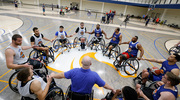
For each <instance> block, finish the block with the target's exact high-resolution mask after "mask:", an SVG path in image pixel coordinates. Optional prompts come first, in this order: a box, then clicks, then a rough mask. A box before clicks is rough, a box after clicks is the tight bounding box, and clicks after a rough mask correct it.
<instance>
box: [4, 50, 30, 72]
mask: <svg viewBox="0 0 180 100" xmlns="http://www.w3.org/2000/svg"><path fill="white" fill-rule="evenodd" d="M14 55H15V54H14V51H13V50H12V49H6V51H5V57H6V65H7V68H9V69H19V68H23V67H32V66H31V65H28V64H24V65H18V64H13V61H14Z"/></svg>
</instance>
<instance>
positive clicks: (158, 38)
mask: <svg viewBox="0 0 180 100" xmlns="http://www.w3.org/2000/svg"><path fill="white" fill-rule="evenodd" d="M160 38H163V37H158V38H156V39H155V40H154V47H155V48H156V50H157V51H158V52H159V54H160V55H161V56H162V57H163V58H164V59H166V57H164V56H163V55H162V54H161V52H160V51H159V50H158V48H157V47H156V40H158V39H160Z"/></svg>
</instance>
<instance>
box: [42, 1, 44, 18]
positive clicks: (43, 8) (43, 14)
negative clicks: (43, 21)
mask: <svg viewBox="0 0 180 100" xmlns="http://www.w3.org/2000/svg"><path fill="white" fill-rule="evenodd" d="M42 9H43V15H44V16H45V4H44V3H43V6H42Z"/></svg>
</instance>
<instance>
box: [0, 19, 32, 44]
mask: <svg viewBox="0 0 180 100" xmlns="http://www.w3.org/2000/svg"><path fill="white" fill-rule="evenodd" d="M26 19H27V20H29V21H30V22H31V25H30V27H29V28H28V29H26V30H25V31H23V32H22V34H24V33H25V32H26V31H28V30H29V29H30V28H31V27H32V25H33V22H32V20H30V19H28V18H26ZM23 22H24V21H23ZM20 28H21V27H20ZM18 29H19V28H18ZM18 29H16V30H14V31H17V30H18ZM8 40H9V39H7V40H4V41H2V42H0V44H1V45H2V44H4V43H5V42H6V41H8Z"/></svg>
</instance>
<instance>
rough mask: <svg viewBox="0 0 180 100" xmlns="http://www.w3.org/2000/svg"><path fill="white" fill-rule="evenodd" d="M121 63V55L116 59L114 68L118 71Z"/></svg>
mask: <svg viewBox="0 0 180 100" xmlns="http://www.w3.org/2000/svg"><path fill="white" fill-rule="evenodd" d="M119 62H120V55H118V56H117V57H116V59H115V61H114V62H113V65H114V67H116V69H117V70H118V68H119V67H120V65H119Z"/></svg>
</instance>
